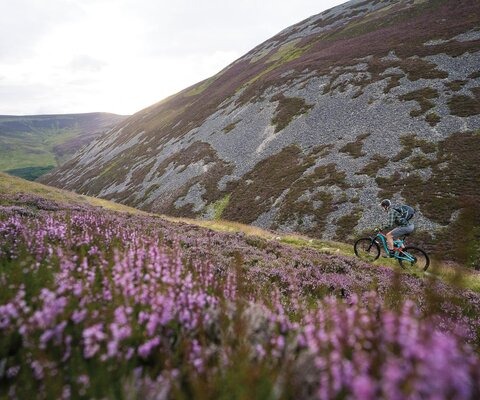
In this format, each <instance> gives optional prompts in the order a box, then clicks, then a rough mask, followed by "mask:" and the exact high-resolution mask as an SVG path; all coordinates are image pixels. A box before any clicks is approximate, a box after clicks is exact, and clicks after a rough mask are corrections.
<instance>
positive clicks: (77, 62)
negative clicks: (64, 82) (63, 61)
mask: <svg viewBox="0 0 480 400" xmlns="http://www.w3.org/2000/svg"><path fill="white" fill-rule="evenodd" d="M106 65H107V63H106V62H105V61H102V60H99V59H97V58H94V57H91V56H89V55H86V54H82V55H78V56H75V57H73V59H72V60H71V61H70V62H69V63H68V65H67V68H68V69H70V70H71V71H72V72H80V71H88V72H98V71H100V70H101V69H102V68H103V67H105V66H106Z"/></svg>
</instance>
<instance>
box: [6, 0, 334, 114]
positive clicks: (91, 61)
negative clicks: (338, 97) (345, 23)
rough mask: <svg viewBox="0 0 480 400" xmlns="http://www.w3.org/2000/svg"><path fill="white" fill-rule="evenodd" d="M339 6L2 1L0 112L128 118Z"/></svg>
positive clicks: (310, 1) (210, 0)
mask: <svg viewBox="0 0 480 400" xmlns="http://www.w3.org/2000/svg"><path fill="white" fill-rule="evenodd" d="M340 2H341V0H325V1H322V2H321V5H319V4H318V3H319V2H318V1H317V0H297V1H296V2H292V1H290V0H288V1H287V0H277V1H274V0H265V1H263V2H257V1H256V0H255V1H254V0H241V1H237V2H225V1H221V0H205V1H199V2H194V1H191V0H175V1H174V2H172V1H167V0H48V1H40V0H15V1H5V2H4V3H6V4H5V5H2V10H1V13H0V77H3V79H2V80H0V113H14V114H30V113H38V112H48V113H62V112H69V113H70V112H87V111H110V112H117V113H124V114H126V113H134V112H136V111H139V110H140V109H141V108H144V107H147V106H149V105H151V104H153V103H156V102H158V101H159V100H161V99H162V98H165V97H167V96H169V95H171V94H173V93H175V92H178V91H180V90H182V89H184V88H186V87H188V86H190V85H192V84H194V83H196V82H199V81H201V80H203V79H206V78H209V77H210V76H212V75H214V74H215V73H217V72H219V71H220V70H222V69H223V68H225V67H226V66H227V65H228V64H230V63H231V62H233V61H234V60H235V59H237V58H239V57H241V56H242V55H243V54H245V53H246V52H248V51H249V50H251V49H252V48H253V47H255V46H256V45H258V44H260V43H261V42H263V41H264V40H266V39H268V38H269V37H271V36H273V35H274V34H276V33H278V32H279V31H281V30H283V29H284V28H286V27H288V26H289V25H292V24H294V23H296V22H299V21H300V20H302V19H304V18H306V17H308V16H310V15H313V14H316V13H318V12H321V11H322V10H323V9H325V8H327V7H329V6H332V5H333V3H337V4H338V3H340Z"/></svg>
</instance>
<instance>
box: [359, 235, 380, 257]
mask: <svg viewBox="0 0 480 400" xmlns="http://www.w3.org/2000/svg"><path fill="white" fill-rule="evenodd" d="M353 250H354V251H355V255H356V256H357V257H358V258H360V259H362V260H364V261H369V262H372V261H375V260H376V259H377V258H378V257H379V256H380V247H379V246H378V244H377V243H376V242H374V241H373V240H372V239H371V238H361V239H358V240H357V241H356V242H355V244H354V245H353Z"/></svg>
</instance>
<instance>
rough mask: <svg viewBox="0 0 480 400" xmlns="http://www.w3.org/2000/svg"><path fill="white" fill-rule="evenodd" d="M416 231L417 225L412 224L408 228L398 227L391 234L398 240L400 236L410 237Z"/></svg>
mask: <svg viewBox="0 0 480 400" xmlns="http://www.w3.org/2000/svg"><path fill="white" fill-rule="evenodd" d="M414 229H415V225H413V224H410V225H407V226H397V227H396V228H395V229H392V230H391V233H392V236H393V239H397V238H399V237H400V236H403V235H408V234H410V233H412V232H413V230H414Z"/></svg>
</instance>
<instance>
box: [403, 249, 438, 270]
mask: <svg viewBox="0 0 480 400" xmlns="http://www.w3.org/2000/svg"><path fill="white" fill-rule="evenodd" d="M399 257H403V259H400V258H398V263H399V264H400V266H401V267H402V268H409V269H420V270H423V271H426V270H427V268H428V266H429V265H430V259H429V258H428V255H427V253H425V252H424V251H423V250H422V249H419V248H418V247H415V246H408V247H405V248H404V249H403V251H402V252H401V253H400V255H399ZM405 258H410V259H411V260H405Z"/></svg>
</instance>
